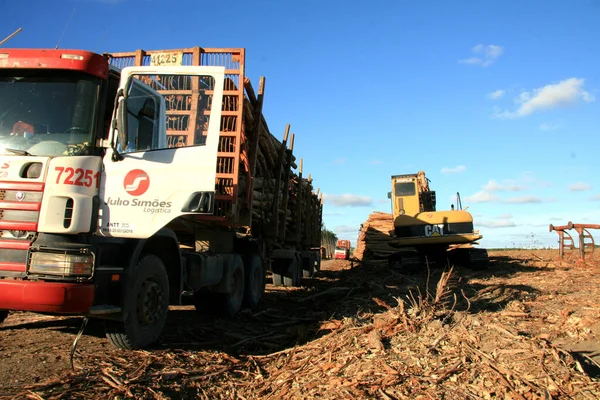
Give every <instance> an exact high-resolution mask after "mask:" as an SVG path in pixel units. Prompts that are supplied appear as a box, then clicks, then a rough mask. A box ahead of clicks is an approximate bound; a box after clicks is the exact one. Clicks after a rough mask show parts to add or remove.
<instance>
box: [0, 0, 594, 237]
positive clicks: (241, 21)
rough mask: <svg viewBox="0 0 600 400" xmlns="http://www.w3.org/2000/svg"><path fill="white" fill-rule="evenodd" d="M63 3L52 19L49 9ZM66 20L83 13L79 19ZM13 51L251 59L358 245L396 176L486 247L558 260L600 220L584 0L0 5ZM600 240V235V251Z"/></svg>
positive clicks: (271, 113) (589, 18)
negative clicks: (204, 51) (200, 50)
mask: <svg viewBox="0 0 600 400" xmlns="http://www.w3.org/2000/svg"><path fill="white" fill-rule="evenodd" d="M50 3H51V4H52V7H49V6H48V4H50ZM73 10H75V12H74V14H73ZM0 11H1V13H2V16H3V21H4V23H3V25H2V28H1V29H0V37H2V38H4V37H5V36H8V35H9V34H10V33H12V32H13V31H14V30H16V29H17V28H19V27H22V28H23V31H22V32H21V33H19V34H18V35H17V36H15V37H14V38H13V39H11V40H10V41H9V42H8V43H7V44H5V45H4V47H52V48H53V47H55V46H56V44H57V42H58V40H59V38H60V37H61V35H62V34H63V31H64V29H65V25H66V23H67V21H69V19H70V18H71V15H73V17H72V19H71V22H70V24H69V25H68V27H67V29H66V31H64V32H65V33H64V37H63V38H62V41H61V47H62V48H81V49H86V50H92V51H97V52H111V51H113V52H118V51H132V50H135V49H138V48H143V49H146V50H154V49H168V48H181V47H191V46H201V47H245V48H246V50H247V67H246V68H247V69H246V72H247V75H248V77H249V78H250V79H251V80H252V81H253V82H254V83H255V86H256V85H257V83H258V79H259V77H260V76H261V75H264V76H266V79H267V80H266V93H265V104H264V113H265V116H266V119H267V121H268V122H269V126H270V128H271V130H272V132H273V133H274V134H275V135H277V136H278V137H281V136H282V134H283V131H284V128H285V124H287V123H289V124H291V128H292V132H294V133H296V142H295V153H296V155H297V156H298V157H302V158H303V159H304V168H305V174H306V173H310V174H312V176H313V177H314V179H315V185H316V186H318V187H320V188H321V191H322V192H323V193H324V194H325V210H324V215H325V217H324V218H325V223H326V225H327V227H328V229H331V230H334V231H336V232H337V233H338V236H340V237H342V238H347V239H351V240H352V241H353V243H355V241H356V237H357V231H358V227H359V226H360V224H361V223H362V222H364V220H365V219H366V218H367V217H368V215H369V213H371V212H372V211H374V210H379V211H389V210H390V203H389V200H387V197H386V193H387V192H388V191H389V190H390V176H391V175H393V174H403V173H413V172H417V171H418V170H424V171H425V172H426V174H427V176H428V177H429V178H430V179H431V181H432V182H431V186H432V188H433V189H434V190H436V191H437V197H438V208H449V206H450V203H451V201H452V196H453V195H454V194H455V193H456V192H460V194H461V197H462V202H463V206H469V209H468V210H469V211H471V212H472V213H473V215H474V218H475V225H476V228H478V229H479V230H480V231H481V232H482V234H483V235H484V239H483V240H482V241H481V244H482V246H486V247H505V246H508V247H512V246H525V247H527V246H532V245H534V244H535V245H543V246H556V241H557V235H556V234H555V233H550V232H548V225H549V224H550V223H553V224H555V225H560V224H564V223H566V222H567V221H569V220H571V221H573V222H578V223H600V178H599V174H598V172H599V170H600V168H599V167H600V161H598V160H599V158H598V156H597V154H598V151H599V150H600V149H599V144H600V139H598V136H597V133H598V126H599V123H600V113H599V111H600V110H599V105H600V104H599V103H600V91H599V90H600V76H599V74H600V41H598V40H597V37H598V34H599V33H600V28H598V25H597V21H598V19H599V17H600V3H599V2H597V1H594V0H577V1H552V0H548V1H536V0H530V1H527V2H523V1H516V0H513V1H494V0H488V1H475V0H471V1H467V0H463V1H458V0H455V1H450V0H443V1H442V0H439V1H426V0H421V1H415V0H413V1H402V0H398V1H376V0H374V1H372V2H369V3H367V2H357V1H356V2H355V1H351V0H347V1H337V0H335V1H326V0H321V1H317V0H306V1H296V2H292V1H275V0H270V1H260V0H259V1H253V2H249V1H245V2H244V1H227V2H196V1H171V2H167V1H164V0H141V1H134V0H60V1H58V0H54V1H52V2H47V1H46V2H44V1H8V0H0ZM598 239H599V241H600V236H598Z"/></svg>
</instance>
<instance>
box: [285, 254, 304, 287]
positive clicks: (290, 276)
mask: <svg viewBox="0 0 600 400" xmlns="http://www.w3.org/2000/svg"><path fill="white" fill-rule="evenodd" d="M289 263H290V264H289V267H288V268H287V271H286V273H285V275H284V276H283V284H284V285H285V286H293V287H298V286H301V285H302V256H301V255H300V253H296V256H295V257H294V258H292V259H290V261H289Z"/></svg>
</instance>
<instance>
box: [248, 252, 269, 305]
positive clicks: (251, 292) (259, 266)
mask: <svg viewBox="0 0 600 400" xmlns="http://www.w3.org/2000/svg"><path fill="white" fill-rule="evenodd" d="M244 271H245V275H246V276H245V278H246V279H245V284H246V290H245V291H244V305H245V306H247V307H249V308H251V309H254V308H256V307H258V303H259V302H260V299H261V298H262V296H263V294H264V293H265V283H266V282H265V269H264V268H263V263H262V259H261V258H260V256H259V255H256V254H250V255H247V256H246V257H245V259H244Z"/></svg>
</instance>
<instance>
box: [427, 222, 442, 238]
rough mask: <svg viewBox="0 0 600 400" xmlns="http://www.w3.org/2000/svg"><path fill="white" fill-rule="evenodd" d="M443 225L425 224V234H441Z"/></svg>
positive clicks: (428, 235)
mask: <svg viewBox="0 0 600 400" xmlns="http://www.w3.org/2000/svg"><path fill="white" fill-rule="evenodd" d="M443 235H444V226H443V225H425V236H427V237H430V236H443Z"/></svg>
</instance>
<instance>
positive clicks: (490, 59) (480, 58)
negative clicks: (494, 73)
mask: <svg viewBox="0 0 600 400" xmlns="http://www.w3.org/2000/svg"><path fill="white" fill-rule="evenodd" d="M471 51H472V52H473V53H475V56H474V57H470V58H465V59H463V60H458V62H459V63H462V64H473V65H481V66H482V67H487V66H489V65H492V64H493V63H494V61H496V60H497V59H498V57H500V55H501V54H502V53H503V52H504V49H503V48H502V46H498V45H495V44H489V45H483V44H478V45H477V46H475V47H473V48H472V49H471Z"/></svg>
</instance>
